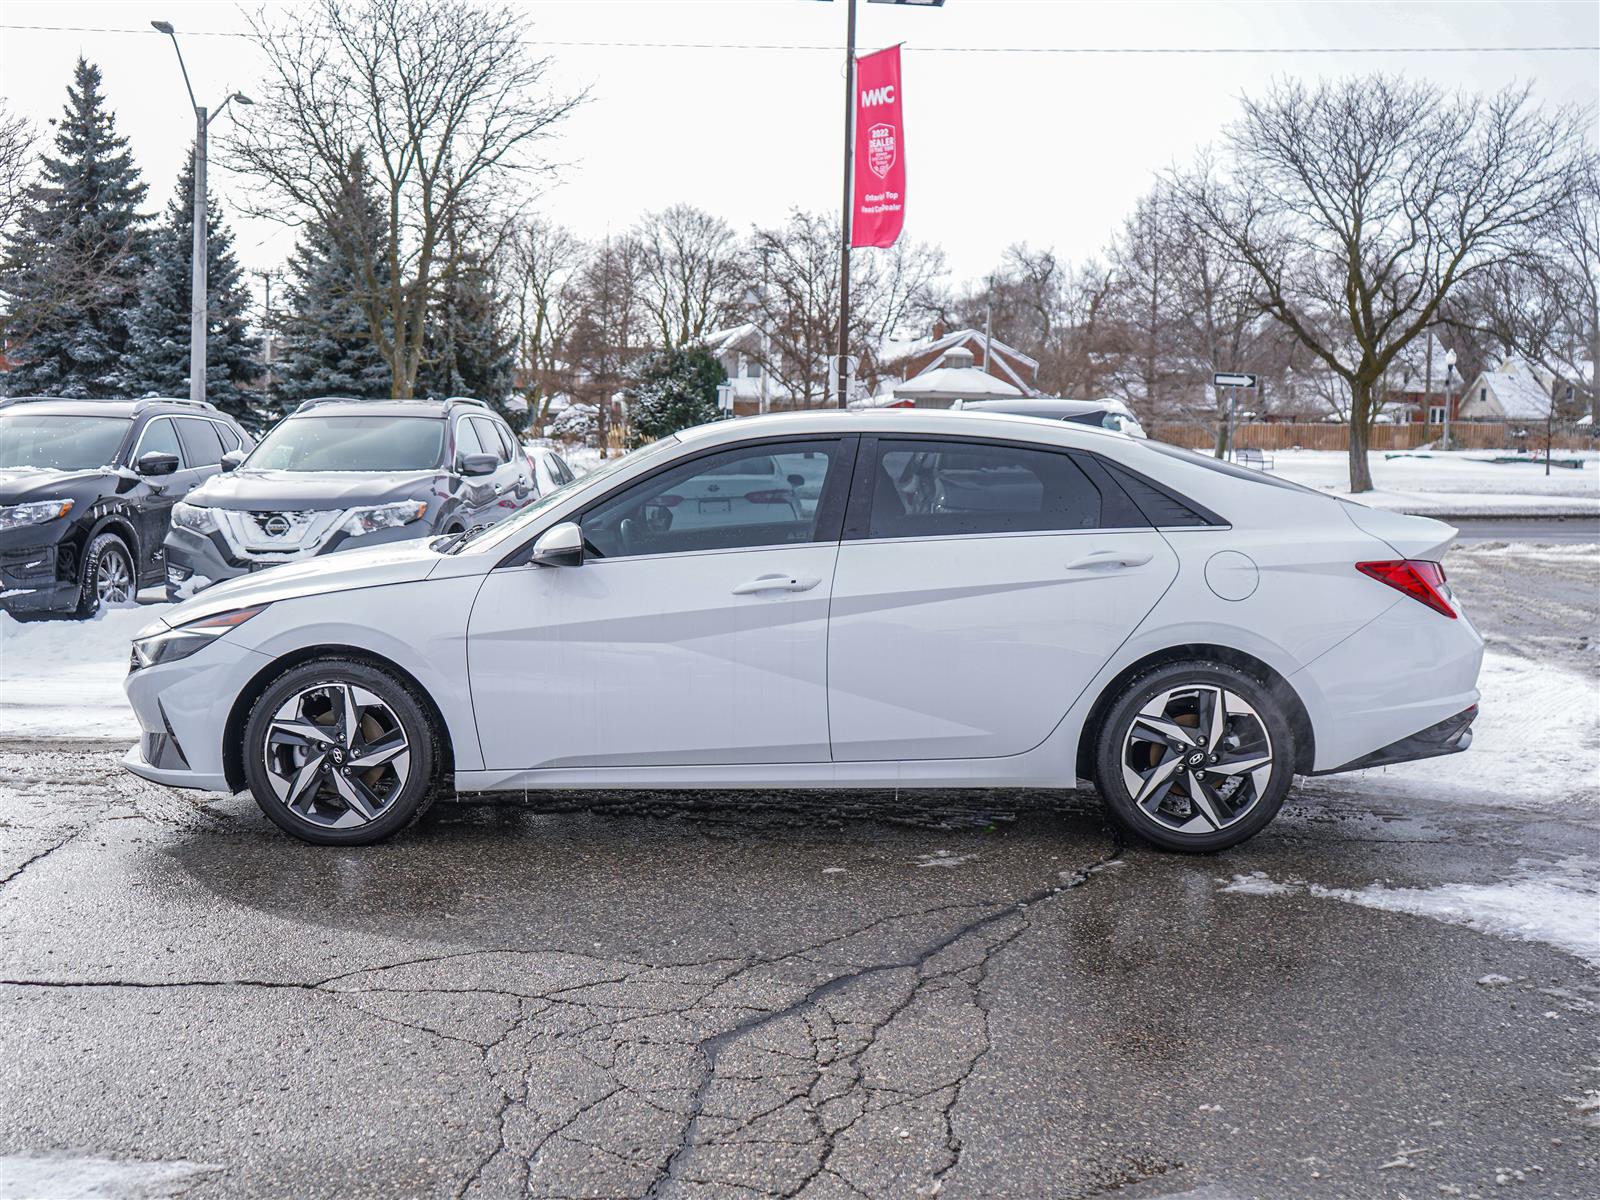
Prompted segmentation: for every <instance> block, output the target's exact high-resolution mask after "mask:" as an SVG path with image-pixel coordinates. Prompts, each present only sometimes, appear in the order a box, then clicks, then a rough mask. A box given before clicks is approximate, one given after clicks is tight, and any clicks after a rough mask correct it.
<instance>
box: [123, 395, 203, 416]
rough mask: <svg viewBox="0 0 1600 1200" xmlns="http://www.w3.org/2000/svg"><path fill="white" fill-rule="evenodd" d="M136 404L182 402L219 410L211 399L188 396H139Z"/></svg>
mask: <svg viewBox="0 0 1600 1200" xmlns="http://www.w3.org/2000/svg"><path fill="white" fill-rule="evenodd" d="M133 402H134V403H135V404H182V405H185V406H186V407H190V408H205V409H209V410H211V411H212V412H216V411H217V406H216V405H215V404H213V403H211V401H209V400H191V399H189V397H187V396H137V397H135V398H134V401H133Z"/></svg>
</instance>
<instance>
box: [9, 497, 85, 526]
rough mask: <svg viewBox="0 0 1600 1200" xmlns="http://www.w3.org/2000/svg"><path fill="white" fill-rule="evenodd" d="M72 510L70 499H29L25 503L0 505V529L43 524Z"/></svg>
mask: <svg viewBox="0 0 1600 1200" xmlns="http://www.w3.org/2000/svg"><path fill="white" fill-rule="evenodd" d="M71 511H72V501H71V500H30V501H28V503H26V504H7V505H3V506H0V529H22V528H25V527H26V526H29V525H43V524H44V523H45V522H46V521H54V520H55V519H56V518H57V517H64V516H66V515H67V514H68V513H69V512H71Z"/></svg>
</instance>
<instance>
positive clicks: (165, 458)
mask: <svg viewBox="0 0 1600 1200" xmlns="http://www.w3.org/2000/svg"><path fill="white" fill-rule="evenodd" d="M133 469H134V470H135V471H137V472H138V473H139V474H141V475H171V474H173V473H174V472H176V471H177V469H178V456H177V455H176V454H167V453H164V452H163V451H160V450H152V451H150V453H149V454H141V455H140V456H139V461H138V462H136V463H134V464H133Z"/></svg>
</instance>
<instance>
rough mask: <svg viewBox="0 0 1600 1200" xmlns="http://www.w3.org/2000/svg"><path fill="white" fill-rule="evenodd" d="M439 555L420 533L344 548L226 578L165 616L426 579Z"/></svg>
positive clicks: (192, 616)
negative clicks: (379, 543) (385, 542)
mask: <svg viewBox="0 0 1600 1200" xmlns="http://www.w3.org/2000/svg"><path fill="white" fill-rule="evenodd" d="M440 558H441V556H440V555H438V554H436V553H434V552H433V551H432V550H430V549H428V542H427V541H425V540H421V539H418V540H415V541H407V542H391V543H389V544H388V545H384V546H372V547H369V548H367V549H364V550H341V551H340V552H339V553H338V554H325V555H321V556H319V557H316V558H308V559H304V560H303V561H301V562H296V563H287V564H285V565H283V566H278V567H271V568H269V569H267V570H265V571H256V572H253V573H252V574H249V575H240V576H239V577H237V578H235V579H229V580H225V581H224V582H222V583H218V584H215V585H213V586H211V587H208V588H207V589H206V590H205V591H203V592H201V593H200V594H199V595H198V596H196V597H195V598H194V599H192V600H186V601H184V602H183V603H182V604H179V605H177V606H176V607H174V608H170V609H168V610H167V611H166V612H165V613H164V614H162V620H163V621H164V622H165V623H166V624H167V625H171V626H177V625H183V624H186V623H188V622H190V621H198V620H201V619H203V618H205V617H211V616H215V615H216V614H218V613H224V612H231V611H232V610H234V609H236V608H250V607H253V606H254V605H257V604H272V603H275V602H277V601H279V600H293V599H294V598H296V597H297V596H319V595H326V594H327V593H329V592H348V591H353V590H355V589H357V588H369V587H382V586H383V585H385V584H391V583H414V582H416V581H417V580H420V579H426V578H427V577H428V575H429V573H430V572H431V571H432V570H433V568H434V567H435V566H436V565H437V564H438V563H439V561H440Z"/></svg>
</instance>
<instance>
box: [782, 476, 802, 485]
mask: <svg viewBox="0 0 1600 1200" xmlns="http://www.w3.org/2000/svg"><path fill="white" fill-rule="evenodd" d="M785 478H786V479H788V481H789V486H790V487H805V485H806V477H805V476H804V475H788V476H785Z"/></svg>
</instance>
